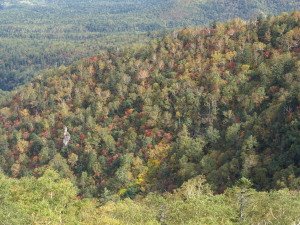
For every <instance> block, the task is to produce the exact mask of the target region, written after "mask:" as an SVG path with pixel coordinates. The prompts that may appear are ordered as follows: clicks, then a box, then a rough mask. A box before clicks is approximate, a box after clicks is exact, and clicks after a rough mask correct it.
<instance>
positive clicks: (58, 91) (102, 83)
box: [0, 1, 300, 224]
mask: <svg viewBox="0 0 300 225" xmlns="http://www.w3.org/2000/svg"><path fill="white" fill-rule="evenodd" d="M91 2H92V1H91ZM46 3H47V2H45V4H46ZM74 4H75V3H74ZM12 9H14V7H12ZM20 30H22V29H21V28H20ZM21 33H22V32H21ZM37 33H39V32H37ZM23 34H24V35H27V34H26V32H25V33H22V35H23ZM299 53H300V12H297V11H294V12H292V13H291V14H289V13H282V14H280V15H279V16H277V17H271V16H268V17H264V16H259V17H258V18H257V20H249V21H244V20H242V19H233V20H229V21H227V22H226V23H217V22H216V23H213V24H211V26H210V27H194V28H185V29H181V30H174V31H172V32H171V33H170V34H168V35H165V36H163V37H160V38H157V39H155V40H152V41H150V42H149V43H148V44H143V45H132V46H130V47H119V48H117V49H110V50H107V51H102V52H100V53H99V54H98V55H95V56H92V57H86V58H83V59H82V60H80V61H77V62H76V63H73V64H72V65H70V66H68V67H66V66H58V68H55V69H52V70H47V71H44V72H43V73H41V74H40V75H38V76H36V77H35V78H34V79H33V80H32V81H31V82H30V83H28V84H26V85H24V86H22V87H19V88H18V89H16V90H14V91H11V92H9V93H3V92H1V93H0V166H1V168H0V221H1V222H2V223H3V224H45V223H52V224H62V223H64V224H74V223H78V224H197V223H198V224H199V223H200V224H220V223H221V224H266V223H271V224H298V223H299V222H300V217H299V215H300V212H299V209H300V206H299V203H300V201H299V199H300V193H299V189H300V138H299V128H300V120H299V118H300V94H299V93H300V55H299ZM191 212H193V213H191Z"/></svg>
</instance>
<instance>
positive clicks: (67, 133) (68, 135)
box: [63, 126, 71, 147]
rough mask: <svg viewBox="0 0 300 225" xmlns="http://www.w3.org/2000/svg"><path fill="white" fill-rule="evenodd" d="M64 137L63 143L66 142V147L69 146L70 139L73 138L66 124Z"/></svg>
mask: <svg viewBox="0 0 300 225" xmlns="http://www.w3.org/2000/svg"><path fill="white" fill-rule="evenodd" d="M64 130H65V131H64V139H63V144H64V147H67V145H68V143H69V141H70V139H71V135H70V133H69V132H68V128H67V127H66V126H64Z"/></svg>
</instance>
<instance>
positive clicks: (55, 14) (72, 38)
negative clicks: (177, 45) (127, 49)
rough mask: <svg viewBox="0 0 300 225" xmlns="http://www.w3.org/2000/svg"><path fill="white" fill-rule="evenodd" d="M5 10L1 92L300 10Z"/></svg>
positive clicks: (0, 29) (68, 6) (179, 2)
mask: <svg viewBox="0 0 300 225" xmlns="http://www.w3.org/2000/svg"><path fill="white" fill-rule="evenodd" d="M0 5H1V6H2V7H1V9H0V21H1V24H0V43H1V44H0V88H1V89H2V90H11V89H13V88H15V87H16V86H18V85H19V84H23V83H25V82H26V81H28V80H30V78H32V77H33V76H35V75H37V74H38V72H39V71H41V70H43V69H48V68H53V67H56V66H60V65H69V64H71V63H72V62H74V61H76V60H78V59H81V58H83V57H87V56H91V55H95V54H98V52H99V51H100V50H103V49H107V48H114V49H116V47H117V46H124V45H128V44H130V43H137V42H139V43H144V42H146V41H149V40H150V39H153V38H154V37H158V36H161V34H162V33H164V32H168V31H169V29H174V28H178V27H190V26H196V25H209V24H210V23H211V24H212V25H213V23H212V21H214V20H219V21H226V20H227V19H232V18H236V17H240V18H243V19H250V18H254V17H255V16H257V15H259V14H264V15H268V14H274V15H277V14H279V13H281V12H283V11H288V12H290V11H292V10H294V9H299V8H300V6H299V1H297V0H289V1H285V0H272V1H256V0H251V1H245V0H238V1H231V0H230V1H229V0H223V1H219V0H209V1H208V0H206V1H202V0H201V1H200V0H190V1H185V0H164V1H160V0H148V1H145V0H127V1H117V0H116V1H104V0H90V1H74V0H73V1H71V0H63V1H57V0H53V1H47V0H27V1H21V0H2V1H1V2H0ZM158 30H159V31H160V32H158V33H157V32H156V31H158ZM162 30H163V31H164V32H161V31H162ZM154 31H155V32H154Z"/></svg>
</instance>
